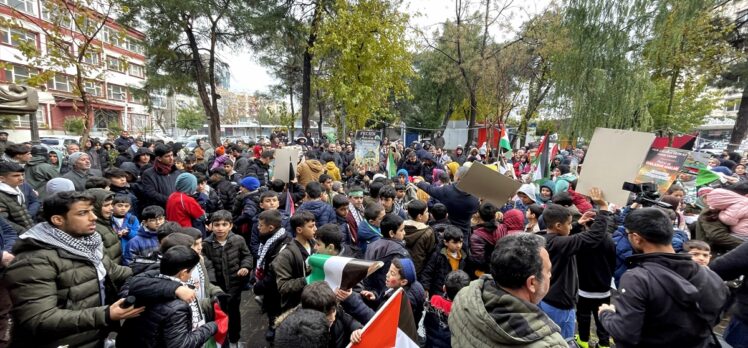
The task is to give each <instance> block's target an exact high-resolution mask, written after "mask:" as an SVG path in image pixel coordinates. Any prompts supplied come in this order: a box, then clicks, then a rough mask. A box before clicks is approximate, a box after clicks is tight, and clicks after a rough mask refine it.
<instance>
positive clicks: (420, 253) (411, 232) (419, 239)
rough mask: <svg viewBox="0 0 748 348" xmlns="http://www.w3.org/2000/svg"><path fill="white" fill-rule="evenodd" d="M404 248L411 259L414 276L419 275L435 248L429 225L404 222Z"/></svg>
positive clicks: (432, 232) (432, 233) (434, 240)
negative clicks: (414, 271) (414, 268)
mask: <svg viewBox="0 0 748 348" xmlns="http://www.w3.org/2000/svg"><path fill="white" fill-rule="evenodd" d="M405 247H406V248H407V249H408V252H409V253H410V257H411V258H412V259H413V265H414V266H415V267H416V274H418V273H421V270H422V269H423V266H424V264H425V263H426V261H428V259H429V257H430V256H431V254H433V253H434V249H435V248H436V237H434V231H433V230H432V229H431V227H430V226H429V225H426V224H424V223H421V222H418V221H414V220H406V221H405Z"/></svg>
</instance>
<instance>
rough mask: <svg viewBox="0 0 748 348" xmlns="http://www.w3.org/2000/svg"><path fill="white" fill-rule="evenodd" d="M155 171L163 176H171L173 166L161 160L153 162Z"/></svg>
mask: <svg viewBox="0 0 748 348" xmlns="http://www.w3.org/2000/svg"><path fill="white" fill-rule="evenodd" d="M153 170H155V171H156V173H159V174H161V175H169V173H171V165H169V164H163V163H161V162H160V161H159V160H155V161H153Z"/></svg>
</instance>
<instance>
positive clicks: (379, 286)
mask: <svg viewBox="0 0 748 348" xmlns="http://www.w3.org/2000/svg"><path fill="white" fill-rule="evenodd" d="M394 258H410V254H409V253H408V250H407V249H405V243H403V242H402V241H397V240H394V239H387V238H381V239H378V240H377V241H375V242H374V243H371V244H370V245H369V246H368V247H367V248H366V253H365V254H364V259H366V260H371V261H382V262H384V266H382V267H381V268H380V269H378V270H376V271H375V272H374V273H372V274H371V275H369V276H368V277H366V278H365V279H364V286H365V287H366V288H367V289H371V290H372V291H373V292H375V293H380V292H384V289H385V278H386V276H387V272H388V271H389V269H390V263H391V262H392V259H394Z"/></svg>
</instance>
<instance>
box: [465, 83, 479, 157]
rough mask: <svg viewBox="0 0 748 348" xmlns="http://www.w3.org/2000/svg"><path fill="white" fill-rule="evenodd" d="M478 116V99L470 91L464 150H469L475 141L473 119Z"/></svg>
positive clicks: (472, 91)
mask: <svg viewBox="0 0 748 348" xmlns="http://www.w3.org/2000/svg"><path fill="white" fill-rule="evenodd" d="M477 116H478V97H477V96H476V95H475V90H474V89H471V90H470V119H469V120H468V134H467V140H466V141H465V149H469V148H470V145H471V144H472V142H473V139H475V118H476V117H477Z"/></svg>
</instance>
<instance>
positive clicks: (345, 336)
mask: <svg viewBox="0 0 748 348" xmlns="http://www.w3.org/2000/svg"><path fill="white" fill-rule="evenodd" d="M301 308H302V309H311V310H315V311H319V312H321V313H323V314H324V315H325V317H326V319H327V322H328V323H329V325H330V334H331V335H330V337H331V338H332V342H330V345H329V346H328V347H335V348H345V347H347V346H348V344H349V343H358V342H360V341H361V334H362V332H363V330H362V327H363V325H361V323H359V322H358V321H357V320H356V319H353V317H352V316H350V315H349V314H348V313H346V312H345V311H344V310H343V308H342V307H340V306H339V305H338V301H337V299H336V297H335V293H334V292H333V291H332V289H330V285H328V284H327V283H325V282H315V283H312V284H309V285H307V286H306V287H304V291H302V292H301Z"/></svg>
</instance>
